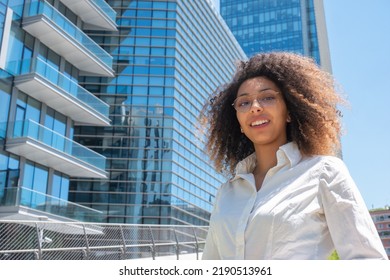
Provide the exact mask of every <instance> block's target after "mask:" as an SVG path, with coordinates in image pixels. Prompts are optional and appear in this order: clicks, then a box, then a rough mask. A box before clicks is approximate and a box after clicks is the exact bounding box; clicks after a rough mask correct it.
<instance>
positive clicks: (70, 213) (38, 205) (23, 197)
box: [0, 187, 103, 223]
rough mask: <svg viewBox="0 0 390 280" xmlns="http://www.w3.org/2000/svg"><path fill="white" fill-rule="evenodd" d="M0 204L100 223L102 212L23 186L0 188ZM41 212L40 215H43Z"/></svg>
mask: <svg viewBox="0 0 390 280" xmlns="http://www.w3.org/2000/svg"><path fill="white" fill-rule="evenodd" d="M0 206H24V207H26V208H29V209H34V210H37V211H39V212H45V213H50V214H52V215H55V216H61V217H65V218H68V219H71V220H76V221H83V222H95V223H100V222H102V221H103V212H101V211H98V210H95V209H92V208H88V207H85V206H83V205H80V204H76V203H73V202H70V201H67V200H64V199H60V198H58V197H54V196H50V195H47V194H44V193H41V192H37V191H34V190H32V189H29V188H25V187H12V188H5V189H2V190H0ZM43 214H44V213H42V214H41V215H43Z"/></svg>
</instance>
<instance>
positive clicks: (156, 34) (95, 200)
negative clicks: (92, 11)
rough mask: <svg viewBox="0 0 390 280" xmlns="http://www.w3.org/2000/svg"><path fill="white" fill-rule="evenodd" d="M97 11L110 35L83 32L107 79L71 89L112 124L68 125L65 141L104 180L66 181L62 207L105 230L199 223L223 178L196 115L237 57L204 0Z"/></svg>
mask: <svg viewBox="0 0 390 280" xmlns="http://www.w3.org/2000/svg"><path fill="white" fill-rule="evenodd" d="M107 3H108V4H109V5H110V6H111V7H113V8H114V10H115V11H116V13H117V18H116V22H117V24H118V31H117V32H107V31H97V30H91V31H89V32H87V34H88V35H89V36H90V37H91V38H93V39H94V40H95V41H96V42H98V43H99V45H101V46H102V47H103V48H104V49H105V50H106V51H107V52H108V53H109V54H110V55H111V56H112V57H113V69H114V71H115V77H87V76H85V77H83V79H81V80H80V84H81V85H82V86H83V88H85V89H86V90H88V91H89V92H92V93H94V94H95V95H97V96H99V98H100V99H101V100H102V101H103V102H105V103H107V104H109V105H110V112H109V117H110V119H111V121H112V122H111V126H106V127H102V126H100V127H99V126H94V125H91V126H76V127H75V130H74V138H75V140H76V141H77V142H79V143H81V144H82V145H84V146H87V147H89V148H91V149H93V150H95V151H97V152H99V153H100V154H102V155H104V156H105V157H106V171H107V172H108V178H107V179H101V178H71V179H70V193H69V199H71V200H72V201H74V202H76V203H78V204H82V205H84V206H86V207H89V208H93V209H96V210H98V211H101V212H102V213H104V214H105V217H106V219H105V222H110V223H133V224H193V225H207V224H208V221H209V216H210V212H211V209H212V202H213V200H214V196H215V193H216V189H217V188H218V187H219V185H220V184H221V183H222V182H223V181H225V178H223V177H222V175H221V174H218V173H216V172H215V170H214V169H213V168H212V167H211V165H210V163H209V160H208V157H207V156H206V155H205V153H204V144H203V143H204V141H203V138H202V133H201V131H200V129H199V126H198V117H199V113H200V110H201V109H202V106H203V104H204V102H205V101H206V100H207V97H208V96H209V94H211V93H212V92H213V91H215V89H216V88H217V87H218V86H219V85H221V84H223V83H225V82H227V81H228V80H229V79H230V77H231V75H232V73H233V71H234V69H235V66H234V63H235V61H236V60H237V59H242V58H245V57H246V56H245V54H244V52H243V51H242V49H241V47H240V46H239V44H238V43H237V41H236V40H235V38H234V36H233V35H232V33H231V31H230V30H229V28H228V27H227V25H226V23H225V22H224V21H223V19H222V18H221V16H220V15H219V13H218V11H217V10H215V9H214V8H213V7H212V6H211V3H210V2H209V1H206V0H205V1H203V0H202V1H179V0H177V1H176V0H165V1H126V0H121V1H118V0H108V1H107Z"/></svg>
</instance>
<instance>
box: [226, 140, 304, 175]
mask: <svg viewBox="0 0 390 280" xmlns="http://www.w3.org/2000/svg"><path fill="white" fill-rule="evenodd" d="M276 158H277V164H276V166H282V165H286V164H289V165H290V167H294V166H295V165H297V164H298V163H299V162H300V160H301V159H302V154H301V152H300V151H299V149H298V145H297V144H296V143H295V142H289V143H287V144H285V145H283V146H281V147H279V149H278V151H277V152H276ZM255 167H256V154H255V153H253V154H251V155H249V156H247V157H246V158H244V159H243V160H242V161H240V162H239V163H238V164H237V166H236V175H235V176H233V178H232V180H233V179H235V178H236V177H237V175H242V174H247V173H252V172H253V170H254V169H255Z"/></svg>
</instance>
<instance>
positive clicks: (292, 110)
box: [201, 52, 344, 173]
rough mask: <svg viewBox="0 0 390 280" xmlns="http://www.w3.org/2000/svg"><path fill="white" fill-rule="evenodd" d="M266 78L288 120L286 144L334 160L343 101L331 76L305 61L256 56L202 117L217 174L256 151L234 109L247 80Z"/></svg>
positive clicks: (280, 55) (238, 71)
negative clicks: (277, 91)
mask: <svg viewBox="0 0 390 280" xmlns="http://www.w3.org/2000/svg"><path fill="white" fill-rule="evenodd" d="M259 76H262V77H266V78H268V79H270V80H271V81H273V82H274V83H275V84H276V85H277V86H278V87H279V88H280V90H281V92H282V95H283V98H284V100H285V102H286V105H287V109H288V111H289V114H290V117H291V123H289V124H288V126H287V137H288V141H295V142H296V143H297V145H298V147H299V149H300V151H301V152H302V153H303V154H304V155H309V156H310V155H336V154H337V153H338V152H339V151H340V132H341V122H340V111H339V110H338V108H337V105H339V104H342V103H344V99H343V98H342V97H341V96H340V95H339V94H338V93H337V91H336V89H335V82H334V79H333V77H332V76H331V75H330V74H329V73H327V72H325V71H324V70H322V69H320V68H319V67H318V65H317V64H316V63H315V62H314V61H313V60H312V59H311V58H308V57H304V56H301V55H298V54H294V53H287V52H271V53H260V54H257V55H255V56H253V57H252V58H250V59H249V60H248V61H240V62H239V63H238V65H237V69H236V73H235V74H234V76H233V78H232V80H231V81H230V82H229V83H228V84H226V85H224V86H222V87H221V88H220V89H218V90H217V92H216V94H214V95H213V96H212V97H211V98H210V100H209V102H207V104H205V107H204V109H203V111H202V114H201V120H202V123H203V124H204V125H206V131H207V135H206V136H207V142H206V149H207V152H208V153H209V155H210V158H211V160H212V161H213V162H214V165H215V167H216V169H217V170H219V171H224V170H225V171H228V172H230V173H233V172H234V169H235V166H236V164H237V163H238V162H239V161H241V160H242V159H244V158H245V157H247V156H248V155H250V154H252V153H253V152H254V146H253V144H252V142H251V141H250V140H249V139H248V138H247V137H246V136H245V135H244V134H243V133H241V130H240V125H239V123H238V120H237V117H236V111H235V109H234V108H233V106H232V103H233V101H234V99H235V98H236V95H237V91H238V89H239V87H240V85H241V84H242V83H243V82H244V81H245V80H247V79H250V78H254V77H259Z"/></svg>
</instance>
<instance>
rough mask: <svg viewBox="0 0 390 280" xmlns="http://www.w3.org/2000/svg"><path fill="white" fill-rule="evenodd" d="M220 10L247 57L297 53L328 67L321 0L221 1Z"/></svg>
mask: <svg viewBox="0 0 390 280" xmlns="http://www.w3.org/2000/svg"><path fill="white" fill-rule="evenodd" d="M220 11H221V15H222V17H223V18H224V19H225V20H226V23H227V24H228V26H229V27H230V29H231V30H232V32H233V34H234V35H235V37H236V38H237V41H238V42H239V43H240V45H241V46H242V48H243V49H244V51H245V53H246V54H247V55H248V56H252V55H254V54H256V53H259V52H268V51H291V52H297V53H301V54H303V55H306V56H310V57H313V58H314V59H315V60H316V61H317V63H318V64H320V65H322V66H323V67H324V68H325V69H326V70H328V71H330V70H331V66H330V57H329V47H328V41H327V35H326V26H325V17H324V9H323V3H322V0H220Z"/></svg>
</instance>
